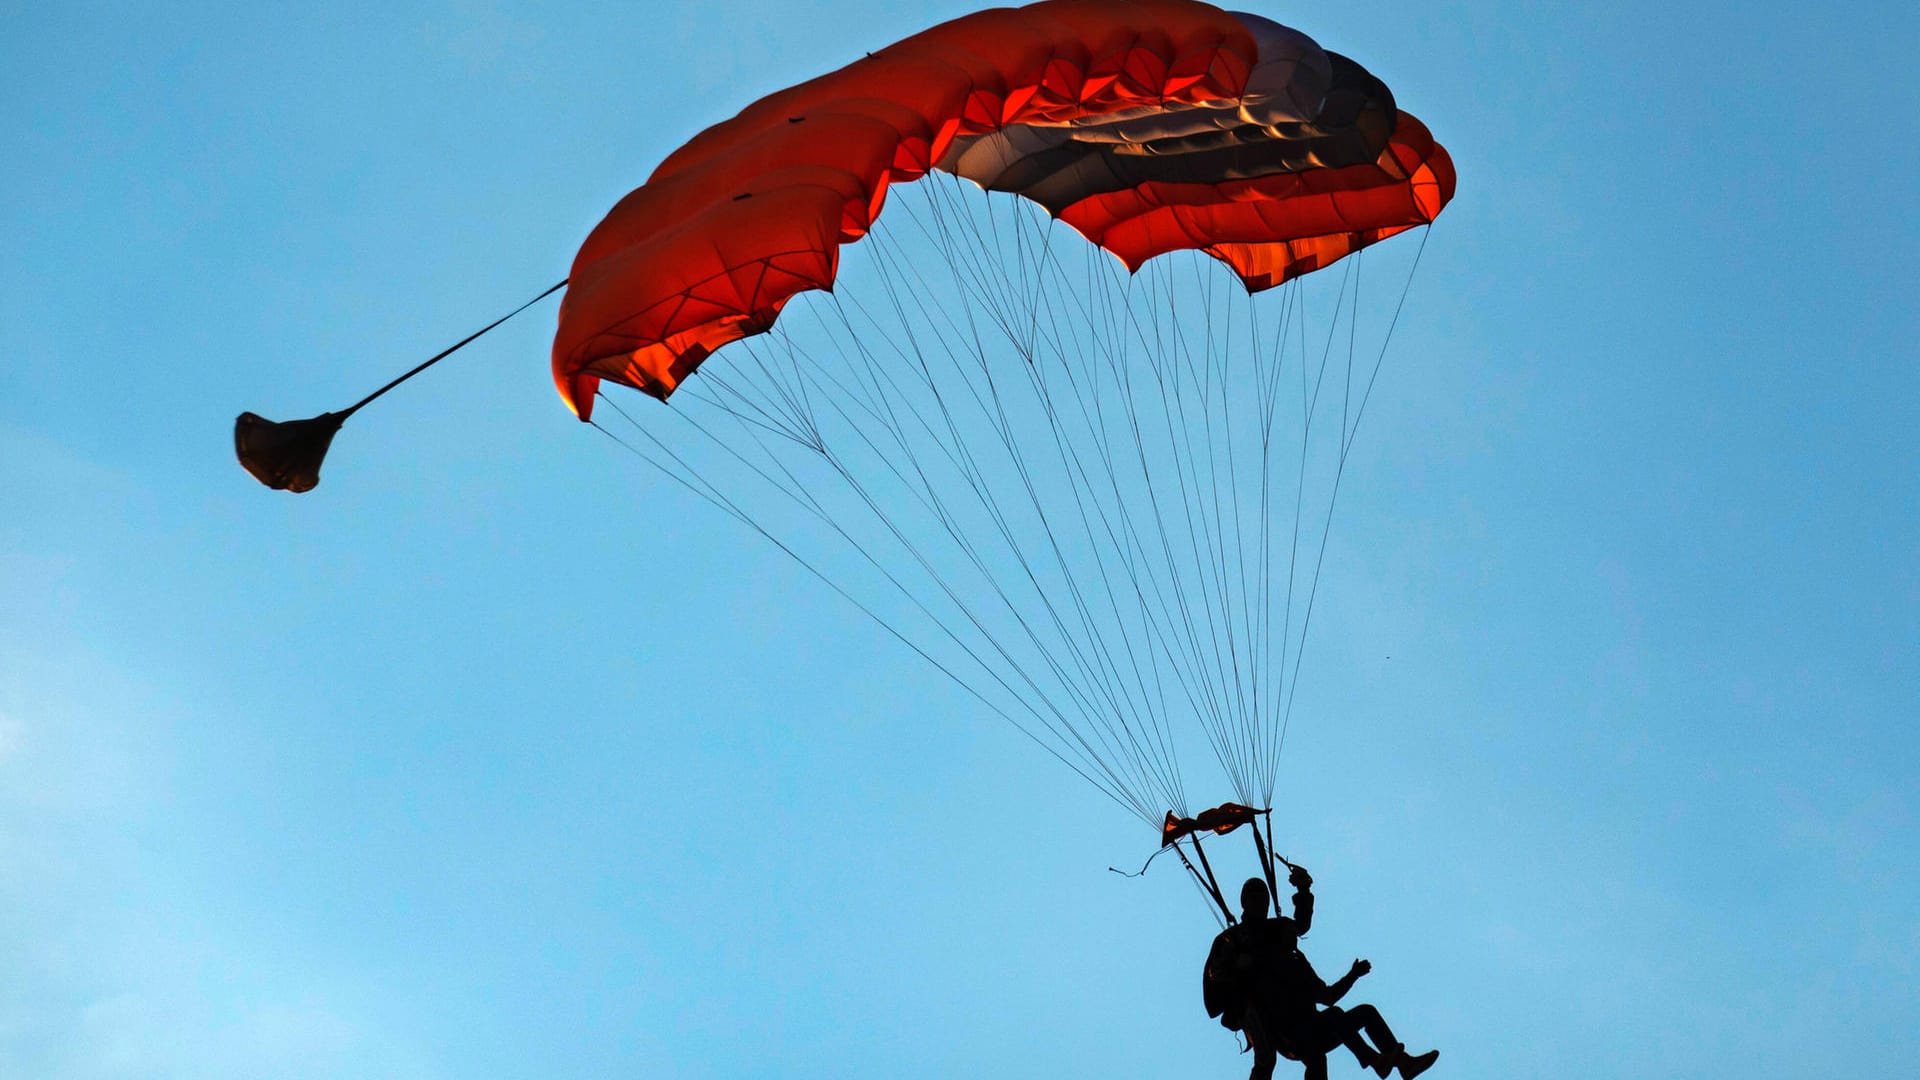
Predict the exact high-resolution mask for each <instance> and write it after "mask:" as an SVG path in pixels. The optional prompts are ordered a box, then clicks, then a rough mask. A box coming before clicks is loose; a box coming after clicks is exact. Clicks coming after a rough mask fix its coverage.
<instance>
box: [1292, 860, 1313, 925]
mask: <svg viewBox="0 0 1920 1080" xmlns="http://www.w3.org/2000/svg"><path fill="white" fill-rule="evenodd" d="M1287 883H1288V884H1290V885H1292V886H1293V929H1294V933H1295V934H1297V935H1301V936H1304V935H1305V934H1306V932H1307V931H1308V930H1310V929H1312V928H1313V877H1312V875H1310V874H1308V873H1307V869H1306V867H1304V866H1294V867H1291V868H1290V869H1289V870H1288V871H1287Z"/></svg>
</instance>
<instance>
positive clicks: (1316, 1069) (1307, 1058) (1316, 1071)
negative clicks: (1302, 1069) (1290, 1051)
mask: <svg viewBox="0 0 1920 1080" xmlns="http://www.w3.org/2000/svg"><path fill="white" fill-rule="evenodd" d="M1300 1064H1302V1065H1305V1066H1306V1067H1307V1073H1306V1080H1327V1055H1325V1054H1302V1055H1301V1056H1300Z"/></svg>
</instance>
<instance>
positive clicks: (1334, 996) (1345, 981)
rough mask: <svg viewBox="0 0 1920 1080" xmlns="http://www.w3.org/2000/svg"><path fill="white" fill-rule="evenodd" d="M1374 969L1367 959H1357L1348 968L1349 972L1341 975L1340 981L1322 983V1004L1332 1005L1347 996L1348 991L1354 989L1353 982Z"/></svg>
mask: <svg viewBox="0 0 1920 1080" xmlns="http://www.w3.org/2000/svg"><path fill="white" fill-rule="evenodd" d="M1372 970H1373V965H1372V964H1369V963H1367V962H1366V961H1365V960H1355V961H1354V962H1353V966H1352V967H1350V968H1348V969H1347V973H1346V974H1345V975H1342V976H1340V979H1339V981H1337V982H1335V983H1334V984H1333V985H1332V986H1325V985H1324V984H1322V991H1321V994H1320V1004H1322V1005H1332V1004H1333V1003H1334V1002H1337V1001H1339V1000H1340V999H1341V998H1343V997H1346V996H1347V991H1349V990H1351V989H1353V984H1354V983H1355V982H1357V981H1359V979H1360V976H1362V975H1365V974H1366V973H1367V972H1369V971H1372Z"/></svg>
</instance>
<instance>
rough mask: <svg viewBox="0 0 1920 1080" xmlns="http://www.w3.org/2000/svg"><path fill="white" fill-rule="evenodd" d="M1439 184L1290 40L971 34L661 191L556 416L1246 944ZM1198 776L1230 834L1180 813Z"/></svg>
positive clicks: (644, 194)
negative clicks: (764, 547) (1326, 603)
mask: <svg viewBox="0 0 1920 1080" xmlns="http://www.w3.org/2000/svg"><path fill="white" fill-rule="evenodd" d="M1454 185H1455V177H1454V169H1453V164H1452V162H1451V160H1450V159H1449V157H1448V156H1447V153H1446V151H1445V150H1444V149H1443V148H1442V147H1441V146H1440V145H1439V144H1438V143H1437V142H1435V141H1434V139H1433V137H1432V135H1431V134H1430V133H1429V132H1428V130H1427V128H1426V127H1425V126H1424V125H1423V124H1421V122H1420V121H1419V120H1417V119H1415V118H1414V117H1413V116H1412V115H1411V114H1409V113H1408V112H1406V111H1404V110H1402V109H1400V107H1399V105H1398V103H1397V102H1396V100H1395V98H1394V95H1393V93H1392V92H1391V91H1390V90H1389V89H1388V87H1387V86H1386V84H1385V83H1383V82H1382V81H1381V80H1379V79H1378V78H1376V77H1374V76H1373V75H1372V74H1371V73H1369V72H1368V71H1367V70H1366V69H1365V68H1364V67H1362V66H1361V65H1360V64H1359V63H1357V62H1355V61H1353V60H1351V59H1348V58H1347V57H1345V56H1342V55H1340V54H1338V53H1334V52H1330V51H1327V50H1325V49H1323V48H1322V47H1321V46H1320V45H1319V44H1317V43H1316V42H1315V41H1314V40H1313V39H1311V38H1309V37H1308V36H1307V35H1306V34H1304V33H1301V32H1300V31H1298V30H1294V29H1290V28H1288V27H1285V26H1281V25H1280V24H1278V23H1275V22H1272V21H1270V20H1268V19H1265V18H1262V17H1260V16H1257V15H1251V14H1246V13H1237V12H1228V11H1223V10H1221V9H1219V8H1216V7H1213V6H1210V5H1208V4H1205V3H1199V2H1196V0H1044V2H1041V3H1035V4H1031V5H1029V6H1026V7H1019V8H996V9H993V10H988V11H982V12H978V13H975V14H972V15H967V16H964V17H961V18H958V19H954V20H952V21H950V22H946V23H943V24H941V25H938V26H935V27H933V28H931V29H928V30H925V31H923V32H921V33H919V34H916V35H914V36H912V37H910V38H907V39H906V40H904V41H901V42H899V43H897V44H894V45H891V46H889V47H886V48H883V49H881V50H879V51H877V52H873V53H870V54H868V55H866V56H865V57H864V58H862V59H859V60H856V61H854V62H853V63H851V64H849V65H847V66H846V67H843V68H841V69H839V70H837V71H833V72H830V73H828V74H825V75H822V76H820V77H818V78H815V79H812V80H810V81H807V82H804V83H801V84H799V85H797V86H793V87H790V88H788V89H785V90H781V91H778V92H776V93H773V94H771V95H768V96H767V97H765V98H762V99H761V100H759V101H757V102H754V103H752V104H750V105H748V106H747V107H746V108H745V109H743V110H741V111H740V113H739V114H738V115H736V116H734V117H733V118H731V119H728V120H724V121H721V122H720V123H717V124H715V125H714V126H712V127H710V128H708V129H706V130H705V131H703V132H701V133H700V134H699V135H697V136H696V137H694V138H693V139H692V140H690V141H689V142H688V143H686V145H684V146H682V147H680V148H679V149H677V150H675V151H674V152H673V153H671V154H669V155H668V156H667V158H666V160H665V161H663V162H662V163H661V164H660V166H659V167H658V168H657V169H655V170H654V172H653V174H652V176H651V177H650V178H649V179H648V180H647V182H646V183H645V184H643V185H641V186H640V187H639V188H637V189H635V190H634V191H633V192H631V193H630V194H628V195H627V196H626V197H625V198H623V199H621V200H620V201H619V202H618V203H617V204H616V205H615V206H614V207H613V208H612V209H611V210H610V211H609V212H608V213H607V215H606V217H605V219H604V220H603V221H601V222H600V224H599V225H598V226H596V227H595V228H594V229H593V230H592V232H591V233H590V234H589V235H588V236H587V238H586V240H585V242H584V243H583V244H582V245H581V247H580V250H579V252H578V254H577V255H576V257H575V259H574V261H573V265H572V268H571V272H570V274H569V277H568V278H567V279H566V280H564V281H562V282H561V283H560V284H559V285H556V286H554V287H553V289H550V290H548V292H549V293H551V292H553V291H555V290H558V289H560V288H562V287H563V286H564V287H565V288H566V292H565V294H564V297H563V299H562V303H561V308H560V316H559V326H558V329H557V331H556V333H555V337H554V342H553V350H552V358H551V360H552V375H553V380H554V383H555V385H556V386H557V388H558V390H559V393H560V396H561V397H562V399H563V400H564V401H565V402H566V403H567V405H568V406H569V407H570V408H571V409H572V410H573V411H574V413H575V414H576V415H577V416H578V417H579V418H580V419H581V420H583V421H588V422H590V423H593V424H594V425H595V426H596V427H598V428H599V429H600V430H601V431H603V432H605V433H606V434H608V435H609V436H610V437H612V438H613V439H614V440H615V441H616V442H618V443H619V444H620V445H621V446H623V447H625V448H626V449H627V450H628V451H631V452H632V453H633V454H635V455H636V456H638V457H640V458H642V459H643V460H645V461H646V462H648V463H650V464H651V465H653V466H655V467H657V468H659V469H660V470H661V471H662V472H664V473H665V474H666V475H667V476H669V477H671V478H672V479H673V480H675V481H677V482H678V483H679V484H681V485H683V486H684V487H685V488H686V490H688V491H689V492H691V493H693V494H694V495H696V496H698V497H699V498H701V499H704V500H706V501H708V502H710V503H712V504H713V505H714V506H717V507H719V508H720V509H721V510H722V511H724V512H725V513H726V514H728V515H730V516H732V517H734V518H736V519H738V520H739V521H740V522H742V523H744V524H745V525H746V526H748V527H749V528H751V529H753V530H756V531H758V532H759V533H761V534H762V535H764V536H765V537H766V538H767V539H769V540H771V541H772V542H774V543H775V544H777V545H778V546H779V547H780V548H781V550H783V551H785V552H786V553H787V554H789V555H791V556H792V557H793V558H794V559H795V560H797V561H798V562H799V563H800V564H801V565H803V566H805V567H806V568H807V569H808V570H810V571H812V572H813V573H814V574H816V575H817V576H818V577H819V578H820V579H821V580H823V581H825V582H826V583H827V584H828V585H829V586H830V587H832V588H833V589H834V590H835V591H837V592H839V593H840V594H841V595H842V596H844V597H846V598H847V599H848V600H849V601H851V602H852V603H854V604H856V605H858V606H859V607H860V609H861V610H863V611H865V612H866V613H867V614H869V615H871V616H872V617H873V618H874V619H875V620H876V621H878V622H879V623H880V624H881V625H882V626H883V627H885V628H886V630H887V631H888V632H890V633H892V634H893V635H894V636H896V637H897V638H899V639H900V640H901V641H902V642H904V643H905V644H906V645H907V646H908V647H909V648H911V649H913V650H914V651H915V652H917V653H919V654H920V656H922V657H923V658H925V659H926V660H927V661H929V662H930V663H931V664H933V665H934V666H935V667H936V668H937V669H938V670H940V671H942V672H944V673H945V674H947V675H948V676H950V677H951V678H952V679H953V680H954V681H955V682H957V683H958V684H959V685H960V686H962V687H963V688H965V690H966V691H967V692H969V693H971V694H972V695H973V696H974V697H975V698H977V699H978V700H979V702H980V703H981V704H982V705H983V706H984V707H985V708H987V709H988V710H989V711H991V712H992V713H994V714H996V715H998V716H999V717H1001V718H1003V719H1005V720H1007V721H1008V722H1009V723H1011V724H1012V725H1013V726H1014V727H1016V728H1017V729H1018V730H1019V731H1021V732H1023V733H1025V734H1026V735H1027V736H1028V737H1029V738H1031V739H1032V740H1033V741H1034V742H1036V743H1038V744H1039V745H1040V746H1042V747H1043V748H1044V749H1045V750H1047V751H1048V752H1049V753H1051V754H1053V755H1054V756H1055V757H1056V758H1058V759H1059V760H1060V761H1061V762H1062V763H1064V764H1065V765H1067V767H1069V768H1070V769H1072V770H1073V771H1074V772H1075V773H1077V774H1079V775H1080V776H1081V777H1082V778H1084V779H1085V780H1086V781H1087V782H1089V783H1090V784H1091V785H1092V786H1093V787H1094V788H1096V789H1097V790H1099V791H1100V792H1101V793H1103V794H1104V795H1106V796H1107V797H1108V798H1110V799H1111V800H1113V801H1114V802H1115V803H1116V804H1118V805H1119V806H1121V807H1122V808H1124V809H1125V810H1127V811H1128V812H1130V813H1132V814H1134V815H1135V816H1137V817H1139V818H1140V819H1141V820H1142V821H1143V822H1144V823H1145V824H1146V825H1148V826H1149V827H1151V828H1154V829H1156V830H1158V831H1159V832H1160V834H1161V847H1160V850H1161V851H1165V850H1168V849H1172V850H1174V851H1176V852H1178V853H1179V857H1180V859H1181V860H1182V861H1183V862H1185V863H1186V865H1187V867H1188V869H1189V870H1191V871H1193V876H1194V878H1195V880H1196V881H1198V882H1200V884H1201V887H1202V889H1203V891H1205V892H1207V893H1208V894H1209V896H1210V899H1211V900H1212V901H1213V903H1214V904H1216V905H1217V906H1218V908H1219V909H1220V911H1221V913H1222V914H1223V915H1225V917H1226V920H1227V921H1231V919H1232V914H1231V912H1230V911H1228V910H1227V908H1226V904H1225V901H1224V899H1223V898H1222V896H1221V894H1220V890H1219V887H1218V882H1217V880H1215V879H1214V875H1213V873H1212V869H1211V867H1210V866H1209V865H1208V864H1207V861H1206V855H1205V852H1204V850H1202V849H1201V847H1200V844H1201V839H1202V834H1212V835H1219V834H1224V833H1227V832H1231V831H1233V830H1235V829H1237V828H1239V827H1240V826H1242V825H1253V826H1254V828H1253V829H1252V830H1251V831H1252V833H1253V835H1254V839H1255V843H1256V847H1257V848H1258V851H1259V854H1260V858H1261V862H1262V865H1263V868H1264V869H1265V871H1266V875H1267V878H1268V880H1269V882H1270V883H1271V882H1272V881H1273V879H1274V872H1273V865H1274V862H1275V860H1278V859H1279V856H1278V854H1277V852H1275V851H1274V850H1273V823H1272V814H1271V811H1270V810H1269V809H1268V808H1270V807H1272V805H1273V794H1274V790H1275V787H1276V785H1277V777H1278V765H1277V763H1278V759H1279V755H1280V752H1281V749H1282V747H1283V746H1284V743H1285V736H1286V731H1287V726H1288V724H1289V722H1290V720H1291V717H1292V711H1293V702H1294V700H1295V697H1294V695H1295V691H1296V690H1297V687H1298V685H1299V674H1300V670H1301V657H1302V654H1303V652H1304V647H1305V644H1306V639H1307V632H1308V629H1309V627H1310V624H1311V619H1312V614H1313V610H1314V606H1315V603H1316V600H1317V597H1318V591H1319V581H1320V569H1321V566H1322V564H1323V559H1324V556H1325V552H1326V549H1327V540H1328V536H1329V533H1330V531H1331V522H1332V513H1333V506H1334V502H1335V499H1336V497H1337V495H1338V493H1339V490H1340V485H1341V481H1342V478H1343V476H1344V473H1345V466H1346V462H1347V459H1348V454H1349V452H1350V451H1351V449H1352V446H1353V443H1354V439H1355V437H1356V434H1357V431H1358V428H1359V425H1360V421H1361V418H1362V417H1363V416H1364V414H1365V411H1366V406H1367V403H1368V401H1369V400H1370V398H1371V394H1372V390H1373V386H1374V379H1375V377H1376V376H1377V375H1378V374H1379V371H1380V366H1381V361H1382V359H1383V358H1384V357H1385V355H1386V348H1387V344H1388V342H1389V341H1390V340H1391V336H1392V333H1393V329H1394V327H1395V326H1396V325H1397V323H1398V319H1399V314H1400V309H1401V306H1402V304H1404V301H1405V298H1406V295H1407V288H1408V287H1409V286H1410V285H1411V282H1412V274H1413V269H1414V267H1416V266H1417V264H1418V260H1419V253H1420V251H1421V250H1423V249H1424V245H1425V238H1424V235H1423V237H1422V240H1421V243H1420V245H1419V246H1417V247H1416V246H1411V245H1388V247H1389V248H1393V247H1401V248H1403V249H1404V250H1403V252H1402V258H1403V259H1404V257H1405V255H1406V254H1408V253H1410V254H1411V260H1410V261H1407V262H1406V280H1405V283H1403V284H1402V285H1401V287H1400V289H1399V290H1398V294H1397V296H1398V298H1397V299H1396V298H1395V293H1394V291H1393V290H1387V291H1386V292H1385V293H1384V294H1382V293H1380V292H1379V291H1377V290H1369V291H1367V293H1366V300H1367V301H1368V302H1370V304H1371V305H1372V306H1371V307H1366V306H1363V299H1362V284H1363V282H1362V277H1363V275H1362V267H1363V265H1364V263H1365V261H1366V260H1365V259H1364V258H1363V252H1367V251H1370V250H1371V249H1372V248H1373V246H1374V245H1376V244H1379V243H1380V242H1381V241H1383V240H1386V239H1387V238H1389V237H1392V236H1395V235H1397V234H1399V233H1402V232H1407V231H1409V230H1414V229H1422V228H1423V227H1425V226H1429V225H1431V224H1432V223H1433V222H1434V220H1435V218H1436V217H1437V216H1438V215H1439V213H1440V212H1441V210H1442V209H1443V208H1444V207H1445V206H1446V205H1447V203H1448V201H1449V200H1450V199H1451V198H1452V196H1453V192H1454ZM1389 254H1390V253H1389ZM1334 267H1338V268H1339V269H1338V271H1337V272H1329V270H1330V268H1334ZM541 295H542V296H544V295H547V294H545V293H543V294H541ZM538 299H539V297H536V298H535V300H538ZM533 302H534V301H529V302H528V303H529V304H531V303H533ZM523 309H524V305H523V308H522V309H521V310H523ZM508 317H511V316H510V315H509V316H508ZM492 325H498V322H496V323H494V324H492ZM1363 327H1365V330H1364V332H1363ZM487 329H491V326H489V327H488V328H486V329H483V330H481V331H480V332H479V333H485V332H486V330H487ZM477 336H478V334H475V335H473V337H477ZM473 337H469V338H467V339H466V340H465V341H462V342H461V343H460V344H459V345H455V346H453V348H452V349H449V350H447V351H446V352H443V353H441V354H440V355H439V356H436V357H434V358H433V359H432V360H429V361H427V362H426V363H425V364H422V365H420V367H417V368H415V369H414V370H413V371H412V372H409V373H408V374H407V375H403V376H401V378H400V379H396V380H395V381H394V382H393V383H389V384H388V385H387V386H386V387H383V388H382V389H381V390H379V391H376V392H375V393H374V394H372V395H370V396H369V397H368V398H366V399H363V400H362V401H361V402H360V403H358V404H356V405H354V406H352V407H351V408H349V409H346V410H343V411H340V412H337V413H327V414H323V415H322V416H320V417H316V418H314V420H311V421H294V422H291V423H282V424H276V423H274V422H272V421H268V420H264V419H262V418H260V417H258V416H255V415H253V414H251V413H249V414H245V415H243V416H242V417H241V419H240V421H239V422H238V423H237V424H236V427H235V433H234V434H235V445H236V450H237V451H238V453H239V456H240V458H241V461H242V464H243V465H245V466H246V468H247V469H248V470H249V471H250V472H252V473H253V475H255V476H256V477H257V478H259V479H260V480H261V481H262V482H264V483H267V484H268V485H269V486H273V487H280V488H285V489H288V490H293V491H304V490H307V489H310V488H312V487H313V486H314V485H315V484H317V483H318V480H319V467H320V459H321V456H322V455H323V454H324V453H325V451H326V449H327V446H328V444H329V443H330V441H331V439H332V437H333V434H334V432H335V431H336V430H337V429H338V428H339V426H340V424H341V423H342V422H344V421H345V419H346V418H347V417H348V416H350V415H351V414H352V412H353V411H354V410H356V409H358V408H360V407H362V406H364V405H365V404H367V403H368V402H369V401H371V400H373V398H375V397H378V396H380V394H383V393H385V392H386V391H387V390H389V389H391V388H392V387H393V386H394V385H397V384H398V383H399V382H400V381H403V380H405V379H407V378H409V377H411V376H412V375H414V374H417V373H418V372H419V371H420V370H422V369H424V368H425V367H427V366H429V365H431V364H433V363H435V362H437V361H438V360H440V359H441V358H442V357H444V356H446V355H447V353H450V352H452V351H453V350H454V349H458V348H460V347H461V346H462V345H464V344H466V342H467V341H471V340H473ZM603 384H617V385H621V386H626V387H630V388H633V389H635V390H639V391H641V392H642V393H643V394H645V395H648V396H649V397H651V398H654V399H658V400H657V401H647V400H645V399H638V400H634V401H633V402H632V404H631V408H629V406H627V405H623V404H622V403H621V400H620V397H621V395H617V394H610V393H608V392H607V388H606V387H605V386H603ZM609 413H611V415H609ZM670 570H671V568H670V567H662V568H661V571H662V572H670ZM1206 757H1211V758H1212V759H1213V761H1214V762H1216V763H1217V764H1218V765H1219V766H1220V772H1221V775H1222V777H1223V779H1224V780H1225V781H1226V784H1227V786H1228V787H1229V789H1230V790H1231V793H1232V796H1233V801H1230V802H1227V803H1225V804H1224V805H1221V806H1218V807H1215V808H1214V809H1211V810H1205V811H1202V812H1201V813H1199V814H1195V813H1193V812H1191V811H1190V809H1189V801H1188V797H1187V792H1186V774H1185V771H1184V769H1183V764H1182V763H1183V761H1185V762H1191V761H1192V760H1195V759H1196V758H1200V759H1204V758H1206ZM1260 819H1264V825H1265V835H1264V836H1262V831H1261V828H1260V825H1261V820H1260ZM1188 848H1191V849H1192V850H1193V852H1194V853H1195V855H1196V856H1197V859H1198V861H1199V863H1200V867H1201V869H1195V867H1194V864H1193V862H1192V861H1189V860H1188V857H1187V854H1186V849H1188ZM1280 861H1284V860H1280ZM1202 871H1204V873H1203V872H1202ZM1276 892H1277V890H1276Z"/></svg>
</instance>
